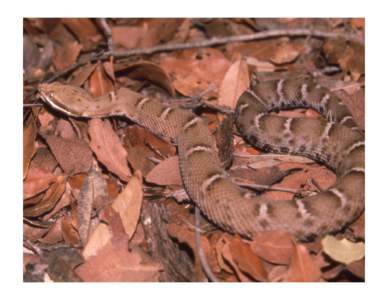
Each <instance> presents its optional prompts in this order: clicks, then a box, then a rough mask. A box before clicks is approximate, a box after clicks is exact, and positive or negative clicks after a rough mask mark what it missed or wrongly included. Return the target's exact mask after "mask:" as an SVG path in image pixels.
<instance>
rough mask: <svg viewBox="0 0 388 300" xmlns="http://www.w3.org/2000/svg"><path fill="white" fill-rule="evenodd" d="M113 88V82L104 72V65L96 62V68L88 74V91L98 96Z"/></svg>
mask: <svg viewBox="0 0 388 300" xmlns="http://www.w3.org/2000/svg"><path fill="white" fill-rule="evenodd" d="M113 89H114V85H113V82H112V80H111V79H110V77H109V76H108V74H107V73H106V72H105V69H104V66H103V65H102V64H101V63H98V64H97V67H96V69H95V70H94V71H93V72H92V74H91V75H90V93H91V94H92V95H93V96H94V97H99V96H102V95H106V94H108V93H109V92H111V91H113Z"/></svg>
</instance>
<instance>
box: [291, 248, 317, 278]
mask: <svg viewBox="0 0 388 300" xmlns="http://www.w3.org/2000/svg"><path fill="white" fill-rule="evenodd" d="M321 275H322V274H321V271H320V268H319V266H318V265H317V263H316V262H315V260H314V259H313V258H312V257H311V256H310V254H309V252H308V250H307V248H306V247H305V246H303V245H299V244H295V245H294V252H293V255H292V257H291V263H290V267H289V269H288V276H287V280H288V281H291V282H311V281H318V280H319V279H320V278H321Z"/></svg>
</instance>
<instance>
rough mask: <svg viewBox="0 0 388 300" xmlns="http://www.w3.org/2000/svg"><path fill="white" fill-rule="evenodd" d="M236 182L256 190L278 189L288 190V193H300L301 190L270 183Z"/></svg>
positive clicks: (281, 190)
mask: <svg viewBox="0 0 388 300" xmlns="http://www.w3.org/2000/svg"><path fill="white" fill-rule="evenodd" d="M235 182H236V184H238V185H239V186H242V187H248V188H251V189H254V190H258V191H262V190H267V191H278V192H287V193H292V194H299V193H300V191H299V190H296V189H288V188H281V187H273V186H270V185H266V184H256V183H244V182H240V181H237V180H235Z"/></svg>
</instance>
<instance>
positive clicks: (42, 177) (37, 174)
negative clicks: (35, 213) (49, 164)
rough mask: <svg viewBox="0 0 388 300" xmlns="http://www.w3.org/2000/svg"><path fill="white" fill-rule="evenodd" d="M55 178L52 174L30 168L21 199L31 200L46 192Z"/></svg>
mask: <svg viewBox="0 0 388 300" xmlns="http://www.w3.org/2000/svg"><path fill="white" fill-rule="evenodd" d="M56 179H57V176H55V175H54V174H52V173H48V172H45V171H42V170H40V169H38V168H31V169H30V170H29V172H28V175H27V178H26V179H25V181H24V183H23V199H28V198H31V197H33V196H35V195H37V194H39V193H41V192H43V191H45V190H47V189H48V188H49V186H50V184H52V183H53V182H55V181H56Z"/></svg>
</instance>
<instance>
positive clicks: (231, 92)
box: [218, 58, 249, 108]
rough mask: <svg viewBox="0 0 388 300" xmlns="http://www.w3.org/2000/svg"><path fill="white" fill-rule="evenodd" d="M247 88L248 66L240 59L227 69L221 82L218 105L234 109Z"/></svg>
mask: <svg viewBox="0 0 388 300" xmlns="http://www.w3.org/2000/svg"><path fill="white" fill-rule="evenodd" d="M248 87H249V71H248V65H247V63H246V61H245V60H244V59H241V58H240V59H238V60H236V61H235V62H234V63H233V64H232V65H231V66H230V67H229V69H228V71H227V72H226V74H225V76H224V78H223V80H222V83H221V86H220V90H219V98H218V103H219V104H220V105H225V106H228V107H231V108H235V107H236V103H237V100H238V98H239V97H240V96H241V94H242V93H243V92H244V91H245V90H246V89H247V88H248Z"/></svg>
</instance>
